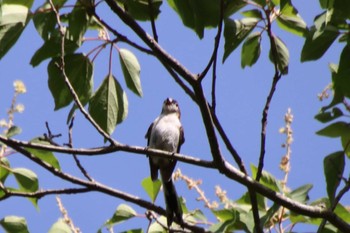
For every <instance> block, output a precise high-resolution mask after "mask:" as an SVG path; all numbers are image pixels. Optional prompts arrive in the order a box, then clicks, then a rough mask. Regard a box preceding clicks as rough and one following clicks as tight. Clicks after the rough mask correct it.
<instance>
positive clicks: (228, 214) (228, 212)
mask: <svg viewBox="0 0 350 233" xmlns="http://www.w3.org/2000/svg"><path fill="white" fill-rule="evenodd" d="M212 213H213V214H214V215H215V217H216V218H217V219H219V220H220V221H221V222H224V221H227V220H231V221H232V222H234V221H235V219H236V218H237V215H238V213H237V211H236V210H234V209H219V210H212Z"/></svg>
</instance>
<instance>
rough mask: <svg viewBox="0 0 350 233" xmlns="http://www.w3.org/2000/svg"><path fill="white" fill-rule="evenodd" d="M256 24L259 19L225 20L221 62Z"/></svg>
mask: <svg viewBox="0 0 350 233" xmlns="http://www.w3.org/2000/svg"><path fill="white" fill-rule="evenodd" d="M258 22H259V19H256V18H244V19H241V20H231V19H225V27H224V37H225V52H224V57H223V62H225V60H226V58H227V57H228V56H229V55H230V54H231V53H232V52H233V51H234V50H235V49H236V48H237V47H238V46H239V45H240V44H241V43H242V41H243V40H244V39H245V38H246V37H247V36H248V35H249V33H250V32H251V31H252V30H253V29H254V28H255V26H256V24H257V23H258Z"/></svg>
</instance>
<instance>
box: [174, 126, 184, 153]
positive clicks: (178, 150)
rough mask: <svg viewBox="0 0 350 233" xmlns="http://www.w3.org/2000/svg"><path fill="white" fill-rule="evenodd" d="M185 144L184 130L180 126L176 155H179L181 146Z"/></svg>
mask: <svg viewBox="0 0 350 233" xmlns="http://www.w3.org/2000/svg"><path fill="white" fill-rule="evenodd" d="M184 142H185V133H184V129H183V127H182V126H181V127H180V136H179V144H178V146H177V151H176V152H177V153H180V149H181V146H182V144H184Z"/></svg>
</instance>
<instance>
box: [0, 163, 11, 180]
mask: <svg viewBox="0 0 350 233" xmlns="http://www.w3.org/2000/svg"><path fill="white" fill-rule="evenodd" d="M9 168H10V163H9V161H8V159H7V158H4V157H1V158H0V182H2V183H4V182H5V180H6V178H7V176H8V175H9V174H10V169H9Z"/></svg>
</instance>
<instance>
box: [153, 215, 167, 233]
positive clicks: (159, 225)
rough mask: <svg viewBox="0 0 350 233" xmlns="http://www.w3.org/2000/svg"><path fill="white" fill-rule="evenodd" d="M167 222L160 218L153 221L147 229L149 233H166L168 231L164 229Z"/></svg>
mask: <svg viewBox="0 0 350 233" xmlns="http://www.w3.org/2000/svg"><path fill="white" fill-rule="evenodd" d="M166 224H167V220H166V218H165V217H163V216H160V217H159V218H157V221H154V222H153V223H152V224H151V226H150V227H149V229H148V232H149V233H167V232H168V231H167V230H166V229H165V228H164V226H166Z"/></svg>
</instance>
